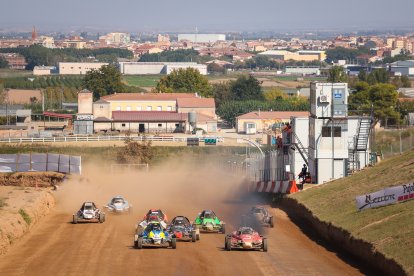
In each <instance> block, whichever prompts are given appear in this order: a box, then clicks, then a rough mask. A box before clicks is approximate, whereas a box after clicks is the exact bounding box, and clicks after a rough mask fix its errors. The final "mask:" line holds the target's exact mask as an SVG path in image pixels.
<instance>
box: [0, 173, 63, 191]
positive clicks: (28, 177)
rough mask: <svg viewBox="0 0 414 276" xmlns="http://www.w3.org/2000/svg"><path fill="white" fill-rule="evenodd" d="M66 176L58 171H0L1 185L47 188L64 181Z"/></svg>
mask: <svg viewBox="0 0 414 276" xmlns="http://www.w3.org/2000/svg"><path fill="white" fill-rule="evenodd" d="M64 177H65V175H64V174H62V173H56V172H16V173H0V186H19V187H38V188H41V187H44V188H47V187H51V186H54V185H56V184H58V183H60V182H62V181H63V179H64Z"/></svg>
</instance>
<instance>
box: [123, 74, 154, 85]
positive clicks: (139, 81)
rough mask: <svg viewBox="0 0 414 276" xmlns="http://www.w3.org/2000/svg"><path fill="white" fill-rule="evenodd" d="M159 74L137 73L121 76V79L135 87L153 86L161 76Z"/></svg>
mask: <svg viewBox="0 0 414 276" xmlns="http://www.w3.org/2000/svg"><path fill="white" fill-rule="evenodd" d="M161 77H162V76H161V75H151V76H146V75H137V76H123V77H122V79H123V80H124V81H125V82H126V83H127V84H128V85H130V86H137V87H155V86H157V82H158V81H159V79H160V78H161Z"/></svg>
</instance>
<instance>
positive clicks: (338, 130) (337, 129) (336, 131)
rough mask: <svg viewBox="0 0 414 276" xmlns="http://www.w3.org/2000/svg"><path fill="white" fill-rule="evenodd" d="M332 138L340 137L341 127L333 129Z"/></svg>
mask: <svg viewBox="0 0 414 276" xmlns="http://www.w3.org/2000/svg"><path fill="white" fill-rule="evenodd" d="M334 137H341V127H340V126H338V127H334Z"/></svg>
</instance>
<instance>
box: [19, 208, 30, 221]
mask: <svg viewBox="0 0 414 276" xmlns="http://www.w3.org/2000/svg"><path fill="white" fill-rule="evenodd" d="M19 214H20V215H21V216H22V218H23V219H24V221H25V222H26V223H27V225H30V223H32V218H31V217H30V216H29V214H27V213H26V211H25V210H23V209H20V210H19Z"/></svg>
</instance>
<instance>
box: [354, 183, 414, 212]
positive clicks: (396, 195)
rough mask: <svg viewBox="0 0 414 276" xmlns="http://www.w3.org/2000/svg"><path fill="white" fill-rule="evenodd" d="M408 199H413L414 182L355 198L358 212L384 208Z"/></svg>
mask: <svg viewBox="0 0 414 276" xmlns="http://www.w3.org/2000/svg"><path fill="white" fill-rule="evenodd" d="M410 199H414V182H413V183H408V184H404V185H401V186H396V187H391V188H386V189H384V190H381V191H378V192H374V193H370V194H365V195H361V196H357V197H356V198H355V200H356V205H357V208H358V211H362V210H365V209H369V208H375V207H380V206H386V205H390V204H394V203H397V202H401V201H406V200H410Z"/></svg>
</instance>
